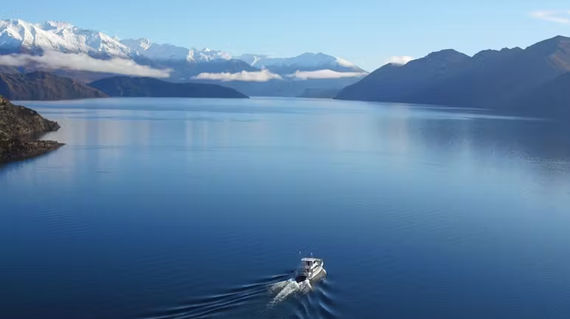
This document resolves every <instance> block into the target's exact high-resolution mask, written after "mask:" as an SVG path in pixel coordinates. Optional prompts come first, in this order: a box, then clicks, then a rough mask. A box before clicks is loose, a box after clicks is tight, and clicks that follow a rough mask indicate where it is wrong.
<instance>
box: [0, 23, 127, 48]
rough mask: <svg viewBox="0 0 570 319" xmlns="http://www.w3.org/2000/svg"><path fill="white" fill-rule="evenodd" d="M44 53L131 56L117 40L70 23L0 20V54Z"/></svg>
mask: <svg viewBox="0 0 570 319" xmlns="http://www.w3.org/2000/svg"><path fill="white" fill-rule="evenodd" d="M45 51H57V52H63V53H85V54H88V55H90V56H93V57H100V58H109V57H122V58H126V57H128V56H129V55H130V51H129V48H128V47H126V46H125V45H123V44H122V43H121V42H120V41H119V40H118V39H116V38H113V37H111V36H108V35H106V34H104V33H102V32H97V31H92V30H86V29H81V28H78V27H75V26H73V25H71V24H69V23H64V22H53V21H49V22H45V23H42V24H33V23H29V22H26V21H23V20H19V19H18V20H0V52H2V53H3V54H8V53H29V54H41V53H43V52H45Z"/></svg>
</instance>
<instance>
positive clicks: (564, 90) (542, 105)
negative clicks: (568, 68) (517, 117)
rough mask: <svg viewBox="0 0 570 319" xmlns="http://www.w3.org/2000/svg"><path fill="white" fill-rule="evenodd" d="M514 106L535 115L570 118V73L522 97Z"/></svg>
mask: <svg viewBox="0 0 570 319" xmlns="http://www.w3.org/2000/svg"><path fill="white" fill-rule="evenodd" d="M513 104H514V105H515V107H517V108H520V109H523V110H527V111H528V112H531V113H535V114H547V115H553V116H564V117H565V118H570V72H569V73H564V74H562V75H560V76H558V77H556V78H555V79H553V80H550V81H547V82H546V83H544V84H542V85H541V86H539V87H537V88H535V89H534V90H531V91H530V92H528V93H526V94H523V95H521V97H520V98H518V99H517V100H516V101H515V102H514V103H513Z"/></svg>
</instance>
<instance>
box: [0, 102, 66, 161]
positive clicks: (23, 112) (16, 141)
mask: <svg viewBox="0 0 570 319" xmlns="http://www.w3.org/2000/svg"><path fill="white" fill-rule="evenodd" d="M58 129H59V125H58V124H57V123H56V122H53V121H49V120H46V119H45V118H43V117H42V116H40V115H39V114H38V113H37V112H36V111H34V110H31V109H28V108H25V107H23V106H16V105H13V104H12V103H10V102H9V101H8V100H7V99H5V98H3V97H1V96H0V163H3V162H8V161H14V160H20V159H25V158H28V157H32V156H37V155H40V154H43V153H46V152H49V151H51V150H55V149H57V148H59V147H60V146H62V145H63V144H60V143H57V142H53V141H38V140H36V139H37V137H39V136H40V135H42V134H45V133H47V132H51V131H57V130H58Z"/></svg>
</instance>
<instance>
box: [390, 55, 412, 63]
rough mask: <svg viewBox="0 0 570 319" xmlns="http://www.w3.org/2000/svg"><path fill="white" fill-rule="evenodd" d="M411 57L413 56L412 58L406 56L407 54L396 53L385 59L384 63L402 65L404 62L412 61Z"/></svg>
mask: <svg viewBox="0 0 570 319" xmlns="http://www.w3.org/2000/svg"><path fill="white" fill-rule="evenodd" d="M413 59H414V58H412V57H411V56H407V55H396V56H393V57H390V58H389V59H388V60H386V63H392V64H397V65H404V64H406V63H408V62H410V61H412V60H413Z"/></svg>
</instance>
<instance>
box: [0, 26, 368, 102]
mask: <svg viewBox="0 0 570 319" xmlns="http://www.w3.org/2000/svg"><path fill="white" fill-rule="evenodd" d="M35 71H45V72H50V73H53V74H56V75H59V76H62V77H69V78H73V79H75V80H78V81H81V82H85V83H88V82H93V81H97V80H100V79H104V78H108V77H115V76H131V77H152V78H160V79H164V80H168V81H169V82H195V81H203V82H205V83H210V84H222V85H224V86H226V85H227V86H229V87H234V88H236V89H239V90H240V91H242V92H244V93H246V94H248V95H270V96H297V95H300V94H301V93H302V92H303V91H304V90H306V89H316V90H321V89H325V90H329V91H330V90H338V89H340V88H342V87H345V86H347V85H350V84H353V83H354V82H356V81H357V80H359V79H361V78H362V77H363V76H365V75H366V74H367V73H366V72H365V71H364V70H362V69H361V68H359V67H358V66H356V65H354V64H353V63H351V62H348V61H346V60H343V59H341V58H337V57H334V56H331V55H327V54H324V53H303V54H301V55H298V56H295V57H290V58H271V57H268V56H264V55H256V54H249V55H242V56H237V57H234V56H232V55H231V54H229V53H228V52H224V51H219V50H213V49H195V48H186V47H182V46H176V45H172V44H161V43H155V42H152V41H151V40H149V39H145V38H140V39H124V40H120V39H118V38H116V37H112V36H110V35H107V34H105V33H102V32H99V31H95V30H88V29H83V28H79V27H76V26H74V25H72V24H69V23H64V22H45V23H40V24H34V23H30V22H26V21H23V20H0V72H6V73H13V72H22V73H30V72H35Z"/></svg>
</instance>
